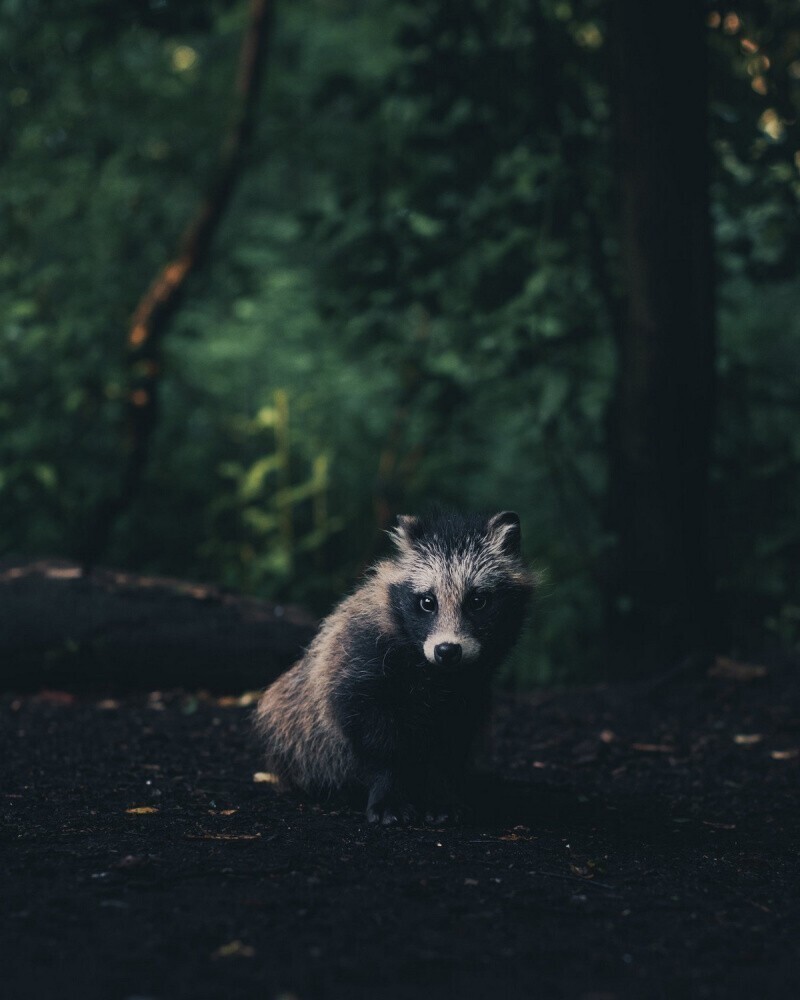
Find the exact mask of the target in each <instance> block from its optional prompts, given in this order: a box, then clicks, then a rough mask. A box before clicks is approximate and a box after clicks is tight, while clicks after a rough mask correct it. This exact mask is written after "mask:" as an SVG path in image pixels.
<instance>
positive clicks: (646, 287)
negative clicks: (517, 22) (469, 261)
mask: <svg viewBox="0 0 800 1000" xmlns="http://www.w3.org/2000/svg"><path fill="white" fill-rule="evenodd" d="M611 7H612V25H611V46H612V63H611V92H612V101H613V105H614V125H615V138H616V145H617V154H618V164H617V167H618V178H619V191H620V201H619V210H620V211H619V244H620V274H621V284H622V291H623V298H624V305H623V311H622V316H621V320H620V326H619V329H618V332H617V338H618V339H617V353H618V357H617V361H618V370H617V383H616V391H615V396H614V400H613V403H612V406H611V410H610V414H609V416H610V422H609V441H610V483H609V515H610V517H609V519H610V527H611V530H612V532H613V533H614V535H615V537H616V548H615V551H614V554H613V556H612V558H611V560H610V575H611V580H610V588H609V609H608V610H609V615H608V622H609V637H610V651H611V660H610V663H611V667H612V669H614V670H617V671H620V672H622V671H624V672H636V673H642V672H646V671H648V670H651V669H653V668H657V667H658V666H664V665H666V664H668V663H670V662H674V661H675V660H676V659H677V658H679V657H683V656H685V655H687V654H689V653H691V652H694V651H699V650H702V649H703V648H704V647H705V645H706V642H707V640H708V628H709V623H710V622H711V620H712V609H711V600H712V575H711V567H710V558H709V538H708V476H709V461H710V453H711V437H712V427H713V414H714V350H715V343H714V292H713V260H712V252H713V251H712V239H711V227H710V216H709V166H708V131H707V103H708V96H707V50H706V37H705V33H706V28H705V24H704V11H703V5H702V4H700V3H698V2H697V0H675V3H672V4H670V5H668V6H667V7H664V8H661V7H658V8H657V7H655V6H654V5H652V4H649V3H644V2H642V0H612V5H611Z"/></svg>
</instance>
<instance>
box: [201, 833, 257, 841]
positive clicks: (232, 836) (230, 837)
mask: <svg viewBox="0 0 800 1000" xmlns="http://www.w3.org/2000/svg"><path fill="white" fill-rule="evenodd" d="M260 837H261V834H260V833H187V834H186V839H187V840H227V841H236V840H258V839H259V838H260Z"/></svg>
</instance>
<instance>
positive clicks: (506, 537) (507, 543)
mask: <svg viewBox="0 0 800 1000" xmlns="http://www.w3.org/2000/svg"><path fill="white" fill-rule="evenodd" d="M486 535H487V538H488V539H489V541H490V543H491V544H492V545H495V546H496V547H497V548H498V549H499V550H500V551H501V552H503V553H505V554H506V555H510V556H518V555H519V553H520V545H521V542H522V530H521V528H520V523H519V514H515V513H514V511H513V510H503V511H500V513H499V514H493V515H492V516H491V517H490V518H489V520H488V521H487V522H486Z"/></svg>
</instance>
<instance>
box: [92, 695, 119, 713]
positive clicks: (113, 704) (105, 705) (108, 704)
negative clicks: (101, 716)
mask: <svg viewBox="0 0 800 1000" xmlns="http://www.w3.org/2000/svg"><path fill="white" fill-rule="evenodd" d="M97 707H98V708H99V709H101V710H102V711H104V712H113V711H114V710H115V709H117V708H119V702H118V701H117V700H116V698H103V700H102V701H98V703H97Z"/></svg>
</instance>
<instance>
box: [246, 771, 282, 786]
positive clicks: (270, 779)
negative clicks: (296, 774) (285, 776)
mask: <svg viewBox="0 0 800 1000" xmlns="http://www.w3.org/2000/svg"><path fill="white" fill-rule="evenodd" d="M280 780H281V779H280V778H279V777H278V775H277V774H273V773H272V772H271V771H256V773H255V774H254V775H253V781H256V782H259V783H262V784H265V785H277V784H279V783H280Z"/></svg>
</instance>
